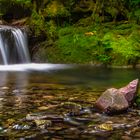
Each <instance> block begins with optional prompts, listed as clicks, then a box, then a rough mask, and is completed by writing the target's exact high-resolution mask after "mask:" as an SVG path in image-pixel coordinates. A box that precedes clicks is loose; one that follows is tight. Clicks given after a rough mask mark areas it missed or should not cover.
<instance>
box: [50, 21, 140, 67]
mask: <svg viewBox="0 0 140 140" xmlns="http://www.w3.org/2000/svg"><path fill="white" fill-rule="evenodd" d="M110 26H111V25H110V24H109V25H108V24H106V25H104V26H103V27H102V28H101V26H100V28H99V26H88V27H73V26H69V27H65V28H60V29H59V31H58V36H59V39H58V40H57V42H56V45H55V47H53V48H52V49H53V52H54V51H55V52H57V53H55V54H51V55H50V56H48V59H49V60H51V61H52V60H56V58H57V61H56V62H64V63H66V62H69V63H75V62H77V63H89V62H90V63H102V64H105V65H107V64H112V65H124V64H125V65H128V64H134V65H135V64H136V63H137V60H138V58H139V56H140V51H139V48H140V45H139V42H140V40H139V36H140V32H139V31H138V29H139V26H138V27H137V26H136V25H135V24H120V25H117V26H116V24H114V25H112V29H111V30H110ZM52 49H49V48H48V49H47V50H48V52H49V53H50V51H52Z"/></svg>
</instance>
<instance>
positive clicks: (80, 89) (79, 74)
mask: <svg viewBox="0 0 140 140" xmlns="http://www.w3.org/2000/svg"><path fill="white" fill-rule="evenodd" d="M139 71H140V69H111V68H101V67H100V68H95V67H93V66H89V65H55V64H27V65H25V64H24V65H10V66H0V102H1V103H0V120H1V121H0V139H1V138H5V139H53V140H60V139H86V140H87V139H93V140H94V139H95V140H96V139H97V140H102V139H108V140H113V139H116V140H117V139H119V140H120V139H128V138H129V139H140V128H139V126H138V125H137V124H138V122H137V121H139V115H140V110H139V109H138V108H133V109H130V110H129V111H128V112H125V113H124V114H120V115H115V116H107V115H106V114H100V113H97V112H96V111H95V110H94V107H93V104H94V103H95V101H96V99H97V98H98V97H99V95H100V94H101V93H102V92H103V91H105V90H106V89H107V88H111V87H115V88H120V87H122V86H125V85H126V84H128V83H129V82H130V81H131V80H133V79H136V78H140V73H139ZM120 118H121V119H120Z"/></svg>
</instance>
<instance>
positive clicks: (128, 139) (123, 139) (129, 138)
mask: <svg viewBox="0 0 140 140" xmlns="http://www.w3.org/2000/svg"><path fill="white" fill-rule="evenodd" d="M121 139H122V140H133V139H132V138H131V137H129V136H122V137H121Z"/></svg>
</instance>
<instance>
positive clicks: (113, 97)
mask: <svg viewBox="0 0 140 140" xmlns="http://www.w3.org/2000/svg"><path fill="white" fill-rule="evenodd" d="M138 82H139V80H138V79H136V80H133V81H132V82H130V83H129V84H128V85H127V86H125V87H123V88H120V89H115V88H110V89H107V90H106V91H105V92H104V93H103V94H102V95H101V96H100V97H99V98H98V100H97V101H96V103H95V106H96V107H97V108H98V109H99V110H101V111H103V112H105V113H118V112H122V111H125V110H127V109H128V107H129V106H130V105H131V104H132V103H133V100H134V97H135V95H136V93H137V90H138Z"/></svg>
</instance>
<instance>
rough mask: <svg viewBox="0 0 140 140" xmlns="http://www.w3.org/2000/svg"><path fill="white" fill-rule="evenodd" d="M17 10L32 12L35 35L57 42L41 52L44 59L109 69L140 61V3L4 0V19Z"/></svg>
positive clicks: (1, 2)
mask: <svg viewBox="0 0 140 140" xmlns="http://www.w3.org/2000/svg"><path fill="white" fill-rule="evenodd" d="M14 6H17V7H18V8H19V7H20V8H21V9H22V10H23V11H25V9H26V10H30V11H31V14H30V15H28V16H29V18H28V19H29V21H28V22H27V24H29V27H30V29H31V32H32V35H35V36H41V35H42V36H47V39H48V42H53V43H52V44H53V45H51V47H47V48H44V47H43V48H41V49H40V51H41V50H42V51H43V53H42V54H41V52H39V53H40V54H41V55H42V58H43V57H45V54H47V52H49V55H48V59H49V60H50V61H53V62H54V61H56V62H64V63H67V62H69V63H75V62H76V63H103V64H105V65H107V64H114V65H123V64H126V65H127V64H135V63H137V61H138V59H139V58H140V50H139V48H140V45H139V44H140V40H139V36H140V32H139V30H140V29H139V24H140V10H139V9H140V0H129V1H128V0H109V1H108V2H106V1H105V0H78V1H77V0H66V1H64V0H0V17H1V18H3V17H5V15H6V16H8V15H9V11H10V10H11V9H12V8H13V7H14ZM20 8H19V9H20ZM15 11H16V10H15ZM10 12H11V13H12V12H13V11H10ZM16 13H17V11H16ZM18 13H19V12H18ZM24 13H26V12H24ZM23 15H24V14H23ZM13 17H14V16H13ZM124 21H125V22H124ZM108 22H109V23H108ZM45 49H46V50H45ZM54 52H55V53H54Z"/></svg>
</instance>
